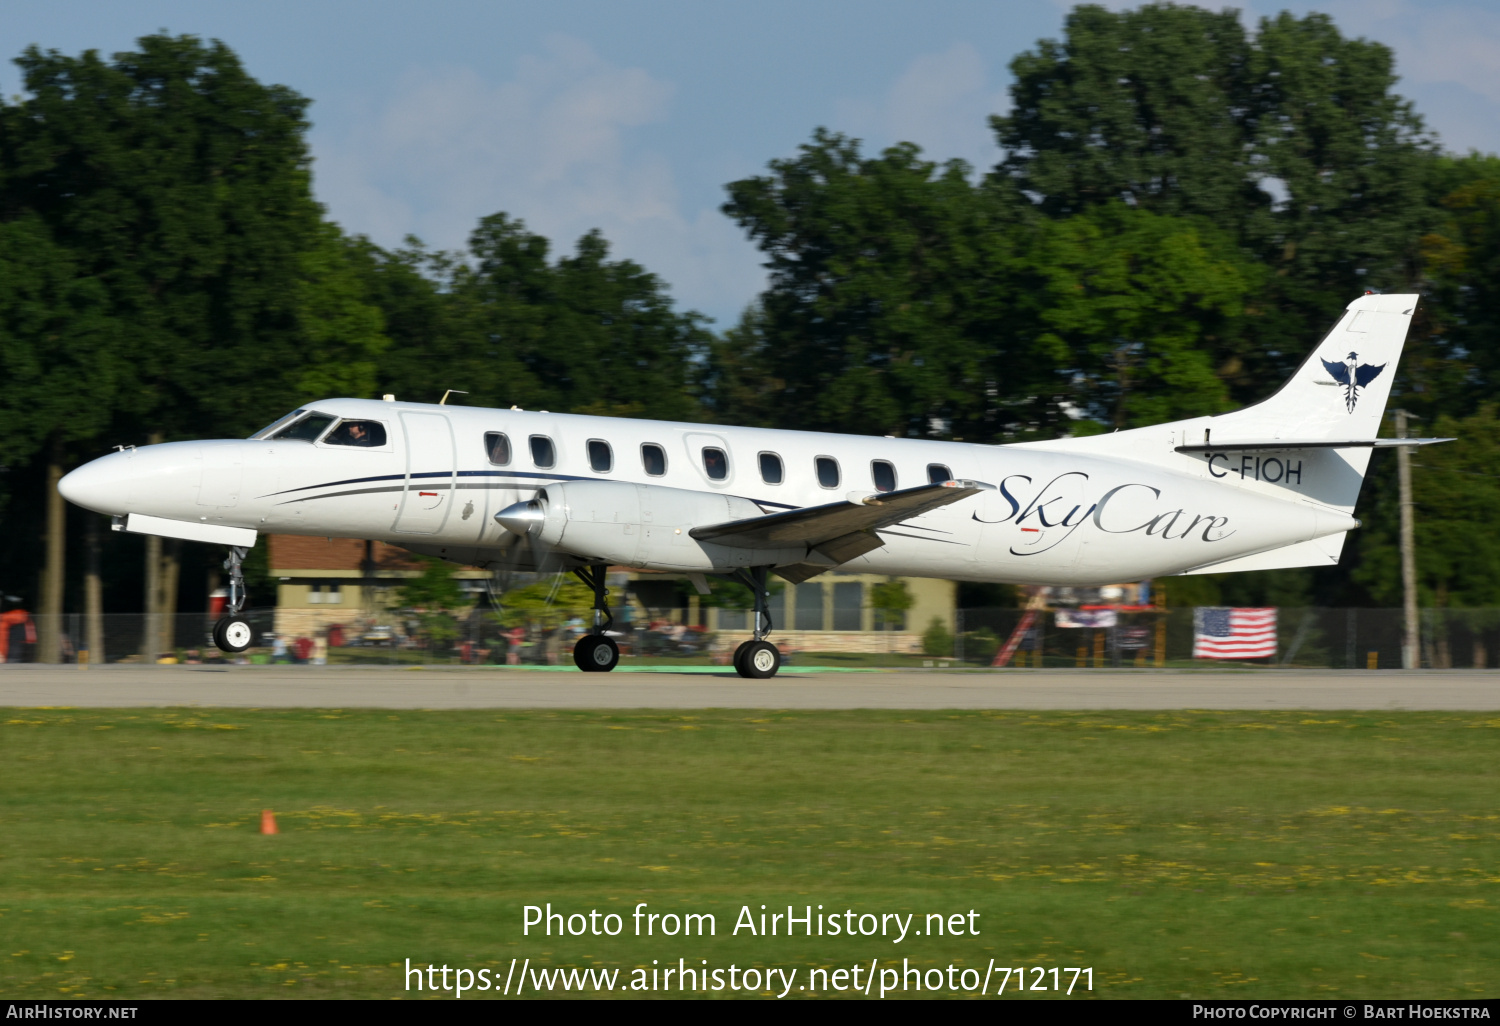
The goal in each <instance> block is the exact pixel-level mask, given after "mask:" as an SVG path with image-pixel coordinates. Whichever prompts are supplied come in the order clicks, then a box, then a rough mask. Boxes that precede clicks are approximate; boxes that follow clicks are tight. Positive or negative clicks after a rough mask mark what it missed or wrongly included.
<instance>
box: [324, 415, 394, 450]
mask: <svg viewBox="0 0 1500 1026" xmlns="http://www.w3.org/2000/svg"><path fill="white" fill-rule="evenodd" d="M323 444H324V445H353V446H358V447H360V448H364V449H372V448H374V447H376V446H379V445H384V444H385V425H384V424H382V423H380V421H378V420H344V421H340V422H339V426H338V427H336V428H334V429H333V430H332V431H330V432H328V437H327V438H325V439H323Z"/></svg>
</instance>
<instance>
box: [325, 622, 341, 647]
mask: <svg viewBox="0 0 1500 1026" xmlns="http://www.w3.org/2000/svg"><path fill="white" fill-rule="evenodd" d="M328 647H329V648H343V647H344V625H343V624H341V623H335V624H331V625H329V628H328Z"/></svg>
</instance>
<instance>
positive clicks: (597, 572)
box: [573, 563, 620, 673]
mask: <svg viewBox="0 0 1500 1026" xmlns="http://www.w3.org/2000/svg"><path fill="white" fill-rule="evenodd" d="M606 569H608V568H607V567H606V566H605V565H604V564H602V563H600V564H598V565H595V566H584V567H579V568H578V569H577V570H574V571H573V576H574V577H577V578H578V579H579V580H580V581H582V582H583V583H584V585H585V586H586V587H587V588H588V589H589V590H590V591H592V592H593V593H594V629H593V631H591V632H590V633H588V634H585V635H584V636H583V637H581V638H579V639H578V644H576V645H574V646H573V662H574V664H575V665H577V667H578V668H579V669H580V670H582V671H583V672H584V673H608V672H609V671H610V670H613V669H614V668H615V667H616V666H617V665H619V662H620V646H619V645H616V644H615V640H614V639H613V638H611V637H608V636H607V635H606V634H605V633H604V632H605V631H607V630H609V628H610V626H611V625H612V624H614V622H615V618H614V616H613V614H611V613H610V611H609V603H608V601H606V600H607V599H608V598H609V589H608V588H606V587H605V586H604V572H605V570H606Z"/></svg>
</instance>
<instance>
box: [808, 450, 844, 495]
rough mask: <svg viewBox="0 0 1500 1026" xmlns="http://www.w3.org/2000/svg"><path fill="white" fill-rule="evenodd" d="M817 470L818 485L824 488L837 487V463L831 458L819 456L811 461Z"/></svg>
mask: <svg viewBox="0 0 1500 1026" xmlns="http://www.w3.org/2000/svg"><path fill="white" fill-rule="evenodd" d="M813 462H814V464H815V465H816V466H817V468H818V484H820V485H822V486H823V487H824V488H837V487H838V486H839V461H838V460H836V459H834V458H833V457H832V456H819V457H818V458H817V459H816V460H814V461H813Z"/></svg>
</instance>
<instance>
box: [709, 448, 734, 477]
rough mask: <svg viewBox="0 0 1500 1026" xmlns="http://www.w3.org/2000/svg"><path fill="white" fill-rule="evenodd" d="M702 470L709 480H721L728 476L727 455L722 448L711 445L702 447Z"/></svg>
mask: <svg viewBox="0 0 1500 1026" xmlns="http://www.w3.org/2000/svg"><path fill="white" fill-rule="evenodd" d="M703 472H704V473H705V474H707V475H708V479H709V480H710V481H722V480H724V479H725V478H726V477H728V476H729V457H728V456H726V455H725V454H724V450H723V449H716V448H714V447H713V446H711V445H706V446H704V447H703Z"/></svg>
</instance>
